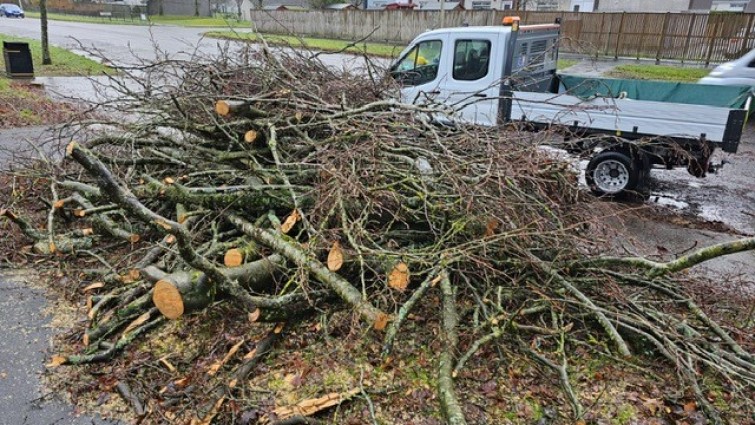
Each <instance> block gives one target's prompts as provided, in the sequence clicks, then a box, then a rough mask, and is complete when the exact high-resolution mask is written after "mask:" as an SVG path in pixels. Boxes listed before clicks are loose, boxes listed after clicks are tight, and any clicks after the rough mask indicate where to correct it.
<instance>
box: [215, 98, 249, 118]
mask: <svg viewBox="0 0 755 425" xmlns="http://www.w3.org/2000/svg"><path fill="white" fill-rule="evenodd" d="M247 106H248V104H247V103H246V102H244V101H243V100H218V101H217V102H215V112H216V113H217V114H218V115H220V116H221V117H227V116H229V115H231V114H236V113H238V112H239V111H241V110H242V109H244V108H245V107H247Z"/></svg>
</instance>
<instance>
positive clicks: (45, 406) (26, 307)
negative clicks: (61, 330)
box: [0, 269, 111, 425]
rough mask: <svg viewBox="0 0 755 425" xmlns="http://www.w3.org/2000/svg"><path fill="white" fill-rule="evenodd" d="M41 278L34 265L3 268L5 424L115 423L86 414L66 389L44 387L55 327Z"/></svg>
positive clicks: (1, 405)
mask: <svg viewBox="0 0 755 425" xmlns="http://www.w3.org/2000/svg"><path fill="white" fill-rule="evenodd" d="M37 279H38V278H37V276H36V274H35V273H34V272H33V271H31V270H3V269H0V312H2V314H0V341H1V343H0V359H2V361H0V412H1V413H2V415H0V425H53V424H55V425H85V424H88V425H100V424H103V425H104V424H111V422H108V421H104V420H102V419H100V418H97V417H91V416H87V415H81V414H80V412H76V411H75V410H74V409H73V408H72V407H71V406H69V405H67V403H66V402H65V401H63V397H64V394H59V393H55V392H49V391H47V390H44V389H42V388H41V387H40V383H39V378H40V375H41V374H42V373H44V370H45V366H44V363H45V361H46V360H47V359H49V351H50V348H51V347H50V342H51V338H52V334H53V330H52V329H51V328H50V317H49V316H48V315H47V314H46V313H45V309H46V308H47V301H48V300H47V298H46V296H45V292H44V291H43V290H41V289H36V288H35V286H37V285H38V282H34V281H35V280H37ZM35 283H36V284H35Z"/></svg>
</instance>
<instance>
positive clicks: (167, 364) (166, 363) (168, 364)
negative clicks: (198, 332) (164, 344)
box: [159, 357, 176, 372]
mask: <svg viewBox="0 0 755 425" xmlns="http://www.w3.org/2000/svg"><path fill="white" fill-rule="evenodd" d="M159 361H160V363H162V364H163V366H165V367H166V368H167V369H168V370H169V371H171V372H175V371H176V367H175V366H173V364H172V363H171V362H169V361H168V359H166V358H165V357H161V358H160V359H159Z"/></svg>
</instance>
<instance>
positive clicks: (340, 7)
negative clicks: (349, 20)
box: [325, 3, 357, 11]
mask: <svg viewBox="0 0 755 425" xmlns="http://www.w3.org/2000/svg"><path fill="white" fill-rule="evenodd" d="M354 9H357V7H356V6H354V5H353V4H351V3H335V4H329V5H327V6H325V10H335V11H342V10H354Z"/></svg>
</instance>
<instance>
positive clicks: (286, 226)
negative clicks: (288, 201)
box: [281, 210, 301, 233]
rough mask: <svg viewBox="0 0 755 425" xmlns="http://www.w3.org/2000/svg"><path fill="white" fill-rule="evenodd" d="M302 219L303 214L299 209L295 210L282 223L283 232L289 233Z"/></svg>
mask: <svg viewBox="0 0 755 425" xmlns="http://www.w3.org/2000/svg"><path fill="white" fill-rule="evenodd" d="M299 220H301V215H300V214H299V211H298V210H294V211H293V212H291V214H289V215H288V217H286V220H285V221H284V222H283V224H281V232H283V233H288V232H290V231H291V229H293V228H294V225H295V224H296V223H297V222H298V221H299Z"/></svg>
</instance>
